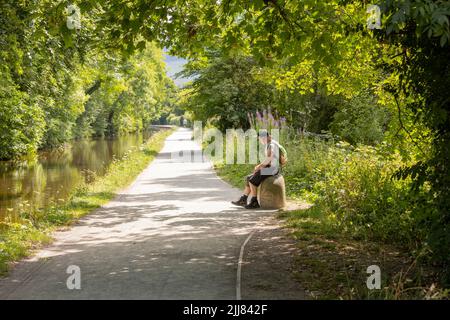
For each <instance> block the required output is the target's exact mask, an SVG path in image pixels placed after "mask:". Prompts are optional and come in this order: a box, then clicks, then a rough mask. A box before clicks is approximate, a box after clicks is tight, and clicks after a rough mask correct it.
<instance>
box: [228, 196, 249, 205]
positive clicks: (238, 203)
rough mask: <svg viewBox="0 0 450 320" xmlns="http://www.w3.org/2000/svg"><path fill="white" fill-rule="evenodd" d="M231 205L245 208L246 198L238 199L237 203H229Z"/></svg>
mask: <svg viewBox="0 0 450 320" xmlns="http://www.w3.org/2000/svg"><path fill="white" fill-rule="evenodd" d="M231 203H232V204H234V205H236V206H241V207H245V206H246V205H247V196H246V195H243V196H241V197H240V198H239V200H238V201H231Z"/></svg>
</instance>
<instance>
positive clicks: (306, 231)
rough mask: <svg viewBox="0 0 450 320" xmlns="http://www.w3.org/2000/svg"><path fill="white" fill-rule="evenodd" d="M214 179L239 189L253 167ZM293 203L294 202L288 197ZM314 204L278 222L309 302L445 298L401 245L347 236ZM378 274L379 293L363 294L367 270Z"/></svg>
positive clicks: (225, 168) (221, 171)
mask: <svg viewBox="0 0 450 320" xmlns="http://www.w3.org/2000/svg"><path fill="white" fill-rule="evenodd" d="M214 168H215V170H216V172H217V174H218V175H219V176H220V177H221V178H222V179H224V180H226V181H227V182H229V183H230V184H231V185H233V186H235V187H238V188H242V186H243V181H244V177H245V176H246V175H247V174H248V172H251V170H252V168H253V166H252V165H245V164H235V165H226V164H223V163H215V165H214ZM293 198H295V199H298V197H295V196H294V197H293ZM325 212H327V211H326V210H324V209H323V208H321V207H320V205H314V206H312V207H310V208H308V209H305V210H297V211H291V212H283V213H280V214H279V218H280V219H282V220H283V224H284V226H285V227H287V228H289V230H290V232H291V235H292V237H293V239H295V241H296V244H297V247H298V253H297V254H296V256H295V258H294V264H295V266H294V268H295V272H294V274H295V277H296V279H298V281H299V283H300V284H301V285H302V286H303V287H304V288H305V289H306V290H307V292H308V293H309V295H310V297H311V298H313V299H445V298H448V291H445V290H442V289H440V288H439V287H438V286H437V285H436V283H437V279H436V277H435V274H436V272H435V270H433V268H432V267H431V266H425V265H423V264H420V263H418V262H417V258H414V257H413V256H412V255H411V253H410V252H409V251H408V250H407V249H405V248H404V247H402V246H395V245H392V244H388V243H385V242H381V241H373V240H369V239H365V238H361V237H358V236H355V234H353V233H348V232H346V231H345V230H343V229H342V228H340V227H339V226H337V225H336V224H334V223H333V221H332V220H330V217H329V216H327V214H326V213H325ZM371 265H377V266H379V267H380V270H381V289H379V290H376V289H375V290H369V289H368V288H367V285H366V281H367V278H368V276H369V274H368V273H367V267H369V266H371Z"/></svg>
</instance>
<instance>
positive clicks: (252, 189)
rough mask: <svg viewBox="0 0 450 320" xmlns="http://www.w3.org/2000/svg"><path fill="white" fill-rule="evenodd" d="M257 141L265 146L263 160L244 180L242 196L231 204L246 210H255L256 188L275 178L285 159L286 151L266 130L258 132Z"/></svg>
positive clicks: (257, 205)
mask: <svg viewBox="0 0 450 320" xmlns="http://www.w3.org/2000/svg"><path fill="white" fill-rule="evenodd" d="M258 136H259V141H260V142H261V144H263V145H265V146H266V148H265V156H266V157H265V159H264V161H263V162H261V163H260V164H258V165H257V166H255V170H254V171H253V173H252V174H249V175H248V176H247V177H246V179H245V189H244V194H243V195H242V196H241V197H240V198H239V200H237V201H232V202H231V203H232V204H234V205H237V206H243V207H245V208H246V209H257V208H259V207H260V206H259V203H258V199H257V188H258V186H259V185H260V184H261V182H263V181H264V180H265V179H267V178H268V177H271V176H275V175H277V174H278V173H279V170H280V165H283V164H284V163H285V162H286V160H287V158H286V150H285V149H284V148H283V147H282V146H281V145H280V144H279V143H278V142H277V141H276V140H274V139H272V137H271V136H270V134H269V132H267V130H260V132H259V135H258ZM249 195H250V196H251V199H250V203H247V199H248V196H249Z"/></svg>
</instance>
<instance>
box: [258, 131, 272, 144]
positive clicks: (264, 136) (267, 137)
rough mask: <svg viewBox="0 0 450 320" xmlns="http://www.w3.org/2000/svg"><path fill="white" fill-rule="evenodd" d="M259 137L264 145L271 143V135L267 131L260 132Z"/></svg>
mask: <svg viewBox="0 0 450 320" xmlns="http://www.w3.org/2000/svg"><path fill="white" fill-rule="evenodd" d="M258 137H259V141H260V142H261V143H262V144H267V143H268V142H269V141H270V134H269V132H268V131H267V130H259V134H258Z"/></svg>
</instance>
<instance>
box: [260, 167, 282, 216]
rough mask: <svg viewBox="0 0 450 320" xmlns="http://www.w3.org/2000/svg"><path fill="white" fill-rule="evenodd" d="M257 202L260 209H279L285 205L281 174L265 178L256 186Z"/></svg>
mask: <svg viewBox="0 0 450 320" xmlns="http://www.w3.org/2000/svg"><path fill="white" fill-rule="evenodd" d="M257 196H258V203H259V205H260V206H261V208H262V209H281V208H283V207H285V206H286V186H285V183H284V178H283V176H282V175H281V174H277V175H275V176H272V177H269V178H267V179H265V180H264V181H263V182H262V183H261V184H260V185H259V187H258V193H257Z"/></svg>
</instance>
